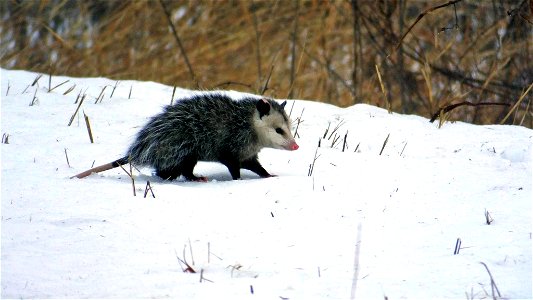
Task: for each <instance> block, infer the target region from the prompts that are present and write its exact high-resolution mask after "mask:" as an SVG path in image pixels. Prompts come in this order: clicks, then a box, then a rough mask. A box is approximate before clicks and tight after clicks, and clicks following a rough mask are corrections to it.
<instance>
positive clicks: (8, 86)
mask: <svg viewBox="0 0 533 300" xmlns="http://www.w3.org/2000/svg"><path fill="white" fill-rule="evenodd" d="M10 88H11V85H10V84H9V80H8V81H7V90H6V96H7V95H9V89H10Z"/></svg>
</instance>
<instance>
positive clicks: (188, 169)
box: [181, 156, 207, 182]
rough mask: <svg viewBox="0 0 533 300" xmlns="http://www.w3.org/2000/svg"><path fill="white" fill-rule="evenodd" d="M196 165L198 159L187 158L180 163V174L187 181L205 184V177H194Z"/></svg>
mask: <svg viewBox="0 0 533 300" xmlns="http://www.w3.org/2000/svg"><path fill="white" fill-rule="evenodd" d="M196 163H198V158H196V157H194V156H188V157H186V158H185V159H184V160H183V161H182V162H181V173H182V174H183V176H185V179H187V180H189V181H200V182H207V177H204V176H200V177H198V176H195V175H194V174H193V170H194V166H196Z"/></svg>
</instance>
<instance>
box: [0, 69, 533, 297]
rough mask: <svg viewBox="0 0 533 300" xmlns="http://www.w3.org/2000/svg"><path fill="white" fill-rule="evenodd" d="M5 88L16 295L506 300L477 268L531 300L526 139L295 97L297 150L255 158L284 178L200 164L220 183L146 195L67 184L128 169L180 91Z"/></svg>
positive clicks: (10, 276)
mask: <svg viewBox="0 0 533 300" xmlns="http://www.w3.org/2000/svg"><path fill="white" fill-rule="evenodd" d="M0 75H1V97H2V98H1V99H2V100H1V101H2V104H1V109H2V111H1V116H2V130H1V133H2V134H8V135H9V138H8V143H7V144H6V143H2V145H1V151H2V152H1V153H2V154H1V169H2V172H1V182H2V183H1V197H2V198H1V201H2V212H1V214H2V222H1V226H2V228H1V233H2V248H1V251H2V252H1V257H2V264H1V267H2V271H1V276H2V277H1V281H2V292H1V293H2V297H3V298H50V297H52V298H66V297H69V298H175V299H249V298H250V299H251V298H259V299H324V298H328V299H350V298H356V299H384V298H385V297H387V298H388V299H434V298H441V299H452V298H453V299H465V298H467V299H486V298H493V296H495V297H499V296H498V294H497V292H496V291H494V292H493V289H492V287H491V278H490V276H489V273H488V272H487V270H486V269H485V267H484V266H483V265H482V264H481V262H483V263H485V264H486V265H487V267H488V269H489V270H490V272H491V274H492V277H493V279H494V282H495V284H496V286H497V288H498V290H499V292H500V293H501V298H509V299H519V298H520V299H522V298H526V299H527V298H529V299H531V298H532V283H531V282H532V259H531V257H532V240H531V233H532V223H531V212H532V207H531V202H532V201H531V199H532V197H531V194H532V193H531V188H532V168H531V158H532V156H531V154H532V136H533V131H532V130H530V129H527V128H524V127H517V126H498V125H493V126H476V125H471V124H466V123H461V122H455V123H449V122H448V123H445V124H444V125H443V126H442V128H438V124H436V123H435V124H432V123H429V122H428V120H427V119H426V118H422V117H418V116H411V115H400V114H394V113H393V114H389V113H387V111H385V110H383V109H380V108H376V107H373V106H369V105H363V104H359V105H354V106H352V107H349V108H344V109H343V108H338V107H335V106H331V105H327V104H320V103H317V102H310V101H303V100H297V101H292V100H289V102H288V105H287V107H286V108H287V110H291V107H292V105H293V102H294V106H293V107H292V113H291V116H292V119H293V120H296V119H297V117H299V116H300V115H301V116H302V122H301V123H300V125H299V126H298V137H297V142H298V144H299V145H300V149H299V150H297V151H293V152H290V151H281V150H274V149H264V150H263V151H262V152H261V153H260V161H261V162H262V164H263V166H264V167H265V168H266V169H267V170H268V171H269V172H271V173H273V174H276V175H278V176H277V177H273V178H268V179H260V178H258V176H256V175H255V174H253V173H250V172H247V171H243V172H242V174H243V180H239V181H232V180H231V176H230V175H229V172H228V171H227V169H226V168H225V167H224V166H222V165H220V164H216V163H199V164H198V165H197V167H196V169H195V173H196V174H198V175H203V176H207V177H208V178H209V179H210V181H209V182H207V183H196V182H184V181H183V180H181V181H174V182H166V181H163V180H161V179H159V178H157V177H156V176H154V175H152V170H150V169H148V168H143V169H141V170H140V172H139V171H135V170H134V174H135V176H134V178H135V187H136V192H137V196H133V192H132V183H131V180H130V178H129V177H128V176H127V175H126V174H125V173H124V171H123V170H122V169H120V168H117V169H113V170H109V171H106V172H103V173H101V174H93V175H91V176H90V177H87V178H84V179H70V176H72V175H74V174H77V173H79V172H81V171H84V170H86V169H89V168H91V166H92V165H93V162H94V165H95V166H97V165H101V164H104V163H108V162H110V161H112V160H114V159H117V158H119V157H121V155H122V154H123V153H124V151H125V150H126V149H127V146H128V143H130V142H131V141H132V139H133V137H134V136H135V134H136V132H137V131H138V130H139V129H140V128H141V127H142V126H143V125H144V124H145V123H146V122H147V120H148V118H149V117H151V116H152V115H154V114H156V113H158V112H160V111H161V110H162V108H163V106H164V105H167V104H169V103H170V100H171V97H172V87H169V86H165V85H161V84H158V83H153V82H139V81H120V82H118V84H117V82H116V81H114V80H109V79H105V78H68V77H60V76H53V77H52V80H51V85H52V87H54V86H56V85H58V84H60V83H62V82H64V81H66V80H68V82H67V83H65V84H63V85H61V86H59V87H57V88H55V89H54V90H52V91H51V92H48V80H49V76H48V75H44V76H42V77H41V78H40V79H39V80H38V83H37V84H36V85H34V86H31V84H32V82H33V81H34V79H35V78H36V77H37V75H38V74H36V73H31V72H26V71H12V70H5V69H1V70H0ZM73 85H75V88H74V90H73V91H72V92H70V93H68V94H66V95H63V93H65V92H66V91H67V89H68V88H69V87H71V86H73ZM115 85H116V89H115V90H114V92H113V97H112V98H110V95H111V92H112V91H113V88H114V87H115ZM106 86H107V87H106ZM104 87H106V89H105V90H104V93H103V98H102V99H101V101H100V102H99V103H97V104H95V101H96V99H97V98H98V96H99V95H100V93H101V91H102V89H103V88H104ZM130 88H131V97H130V96H129V94H130ZM8 89H9V90H8ZM81 91H85V92H86V94H87V97H86V99H85V101H84V103H83V104H82V106H81V108H80V111H79V113H78V114H77V116H76V117H75V119H74V122H73V123H72V125H71V126H67V124H68V121H69V120H70V118H71V116H72V114H73V113H74V111H75V110H76V107H77V104H74V102H75V100H76V97H77V96H78V94H79V93H80V92H81ZM35 92H37V93H36V94H35ZM191 93H194V92H193V91H189V90H184V89H177V90H176V96H175V98H180V97H186V96H187V95H190V94H191ZM34 94H35V95H36V97H37V99H38V100H37V101H36V102H35V104H34V105H31V106H30V105H29V104H30V103H31V102H32V99H33V98H34ZM228 94H229V95H232V96H233V97H235V98H239V97H242V94H240V93H238V92H228ZM83 113H85V114H86V115H87V116H88V117H89V118H90V124H91V128H92V133H93V136H94V143H93V144H91V143H90V141H89V137H88V133H87V128H86V126H85V121H84V118H83ZM328 124H330V129H329V132H328V134H327V136H326V138H325V139H324V138H322V137H323V136H324V132H325V130H326V128H328ZM339 124H340V127H339V128H338V130H336V131H335V133H334V134H333V136H332V137H331V138H329V136H330V134H331V133H332V132H333V131H334V128H335V127H336V126H337V125H339ZM294 127H296V123H294ZM346 133H348V135H347V143H346V144H347V145H346V146H347V149H345V151H344V152H343V151H342V148H343V139H344V136H345V134H346ZM335 134H336V135H337V136H339V137H340V138H338V139H337V142H336V143H333V142H332V141H333V140H334V139H335ZM387 136H389V138H388V140H387V143H386V145H385V147H384V148H383V144H384V141H385V139H386V138H387ZM319 139H321V147H320V148H318V149H317V145H318V141H319ZM332 144H333V147H332ZM382 148H383V152H382V153H381V155H380V152H381V150H382ZM356 149H357V151H355V150H356ZM65 153H66V155H68V159H69V163H70V166H69V165H68V164H67V159H66V155H65ZM315 153H316V155H317V157H318V158H316V161H315V164H314V168H313V170H312V174H311V176H308V174H309V171H310V165H311V164H312V163H313V161H314V158H315ZM147 181H150V184H151V187H152V189H153V192H154V194H155V198H153V197H152V196H151V194H150V192H148V195H147V197H146V198H145V197H143V194H144V190H145V187H146V183H147ZM486 211H488V212H489V214H490V216H491V217H492V218H493V222H492V223H491V224H490V225H487V224H486V220H485V212H486ZM458 239H460V240H461V248H460V251H459V253H458V254H457V255H454V250H455V247H456V242H457V240H458ZM179 260H183V261H186V262H187V263H188V264H189V265H190V266H191V267H192V269H193V270H195V271H196V273H190V272H183V269H184V268H186V267H185V266H184V265H183V263H180V262H179Z"/></svg>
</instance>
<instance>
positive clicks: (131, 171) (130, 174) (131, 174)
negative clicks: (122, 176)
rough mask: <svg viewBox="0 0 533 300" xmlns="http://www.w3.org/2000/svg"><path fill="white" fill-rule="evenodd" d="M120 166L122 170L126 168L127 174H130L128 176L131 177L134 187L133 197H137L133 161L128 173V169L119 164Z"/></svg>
mask: <svg viewBox="0 0 533 300" xmlns="http://www.w3.org/2000/svg"><path fill="white" fill-rule="evenodd" d="M119 167H120V168H121V169H122V170H124V172H126V174H128V176H129V177H130V178H131V185H132V187H133V197H136V196H137V193H136V192H135V179H133V170H132V167H131V163H130V173H128V171H126V169H124V167H123V166H122V165H119Z"/></svg>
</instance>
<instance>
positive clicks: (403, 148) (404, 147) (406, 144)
mask: <svg viewBox="0 0 533 300" xmlns="http://www.w3.org/2000/svg"><path fill="white" fill-rule="evenodd" d="M406 146H407V142H405V145H403V148H402V152H400V156H402V154H403V150H405V147H406Z"/></svg>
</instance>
